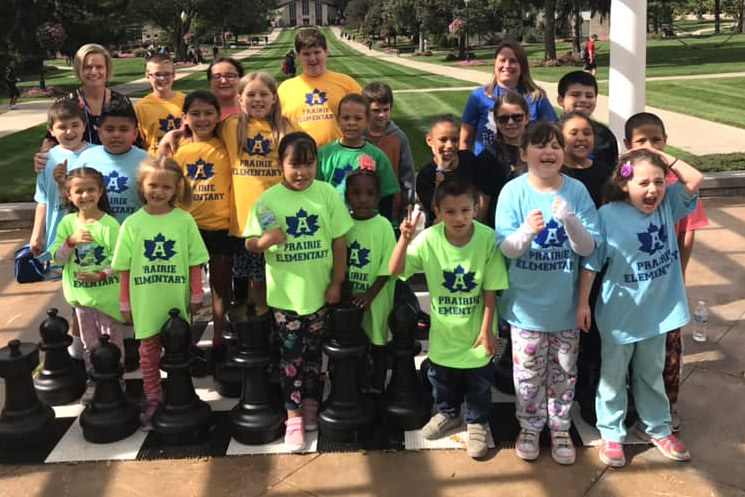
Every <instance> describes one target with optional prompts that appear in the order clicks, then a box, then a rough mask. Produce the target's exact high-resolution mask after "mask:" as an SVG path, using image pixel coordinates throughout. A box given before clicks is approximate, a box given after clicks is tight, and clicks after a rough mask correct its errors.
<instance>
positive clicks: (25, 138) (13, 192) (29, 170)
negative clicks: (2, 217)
mask: <svg viewBox="0 0 745 497" xmlns="http://www.w3.org/2000/svg"><path fill="white" fill-rule="evenodd" d="M45 131H46V124H40V125H38V126H34V127H33V128H29V129H26V130H24V131H19V132H18V133H13V134H12V135H9V136H6V137H5V138H3V139H2V140H0V148H2V150H3V153H2V154H1V155H0V170H1V171H2V172H3V181H2V182H0V202H28V201H31V200H33V197H34V188H35V187H36V174H34V165H33V155H34V152H35V151H36V150H39V145H41V140H42V138H44V133H45Z"/></svg>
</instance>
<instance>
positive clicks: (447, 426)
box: [422, 412, 463, 440]
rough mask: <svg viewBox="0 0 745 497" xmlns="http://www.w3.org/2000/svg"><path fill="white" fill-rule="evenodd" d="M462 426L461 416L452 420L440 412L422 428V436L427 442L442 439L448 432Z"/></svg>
mask: <svg viewBox="0 0 745 497" xmlns="http://www.w3.org/2000/svg"><path fill="white" fill-rule="evenodd" d="M462 424H463V420H462V419H461V418H460V416H458V417H455V418H452V419H450V418H447V417H445V415H443V414H440V413H439V412H438V413H437V414H435V415H434V416H432V419H430V420H429V422H428V423H427V424H426V425H424V428H422V436H423V437H424V438H426V439H427V440H435V439H438V438H442V437H443V436H445V434H446V433H447V432H449V431H451V430H454V429H455V428H458V427H459V426H461V425H462Z"/></svg>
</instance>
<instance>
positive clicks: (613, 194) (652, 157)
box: [603, 148, 668, 203]
mask: <svg viewBox="0 0 745 497" xmlns="http://www.w3.org/2000/svg"><path fill="white" fill-rule="evenodd" d="M641 161H647V162H649V163H650V164H652V165H653V166H656V167H658V168H660V169H662V171H663V172H664V173H665V174H667V169H668V167H667V164H665V161H664V160H663V159H662V157H661V156H660V154H656V153H654V152H652V151H650V150H647V149H644V148H640V149H638V150H634V151H632V152H628V153H626V154H624V155H622V156H621V157H619V158H618V164H616V167H615V168H614V169H613V173H612V174H611V176H610V178H608V182H607V183H606V184H605V189H604V191H603V203H607V202H616V201H621V202H627V201H628V200H629V192H627V191H624V190H623V187H624V186H626V184H627V183H628V182H629V181H630V180H631V179H632V178H633V177H634V169H633V167H632V169H631V174H629V175H628V176H625V177H624V176H623V175H622V172H621V168H622V166H623V165H625V164H627V163H628V164H630V165H631V166H634V165H635V164H636V163H637V162H641Z"/></svg>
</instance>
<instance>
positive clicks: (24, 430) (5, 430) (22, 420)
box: [0, 340, 54, 450]
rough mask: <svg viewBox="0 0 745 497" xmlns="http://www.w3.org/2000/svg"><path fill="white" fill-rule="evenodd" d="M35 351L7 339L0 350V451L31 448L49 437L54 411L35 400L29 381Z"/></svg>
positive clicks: (35, 360) (33, 347) (30, 347)
mask: <svg viewBox="0 0 745 497" xmlns="http://www.w3.org/2000/svg"><path fill="white" fill-rule="evenodd" d="M38 365H39V349H38V348H37V347H36V345H34V344H32V343H21V342H20V341H18V340H11V341H10V342H9V343H8V346H7V347H3V348H2V349H0V377H2V378H4V379H5V407H3V410H2V412H0V448H2V449H6V450H7V449H16V448H23V447H33V446H34V445H38V444H39V443H41V442H42V441H43V440H44V439H46V438H47V437H48V436H49V432H50V430H51V428H52V422H53V421H54V409H52V408H51V407H49V406H48V405H44V404H42V403H41V401H39V397H37V395H36V390H34V382H33V380H32V379H31V374H32V373H33V371H34V369H35V368H36V366H38Z"/></svg>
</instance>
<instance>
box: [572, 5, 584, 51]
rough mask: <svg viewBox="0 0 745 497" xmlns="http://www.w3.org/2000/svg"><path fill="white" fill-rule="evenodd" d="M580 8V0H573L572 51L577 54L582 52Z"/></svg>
mask: <svg viewBox="0 0 745 497" xmlns="http://www.w3.org/2000/svg"><path fill="white" fill-rule="evenodd" d="M579 9H580V6H579V0H573V1H572V17H573V18H574V33H573V36H572V51H573V52H574V53H575V54H577V55H579V54H581V53H582V13H581V12H580V10H579Z"/></svg>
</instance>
